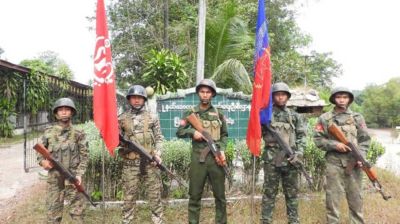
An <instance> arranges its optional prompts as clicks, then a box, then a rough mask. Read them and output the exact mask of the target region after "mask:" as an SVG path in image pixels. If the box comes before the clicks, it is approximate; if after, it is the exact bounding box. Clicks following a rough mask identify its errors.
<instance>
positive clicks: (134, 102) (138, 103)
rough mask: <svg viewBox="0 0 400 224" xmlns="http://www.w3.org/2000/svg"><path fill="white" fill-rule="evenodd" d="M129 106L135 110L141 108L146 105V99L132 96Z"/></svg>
mask: <svg viewBox="0 0 400 224" xmlns="http://www.w3.org/2000/svg"><path fill="white" fill-rule="evenodd" d="M129 104H130V105H131V106H132V107H134V108H140V107H142V106H143V105H144V97H142V96H131V97H129Z"/></svg>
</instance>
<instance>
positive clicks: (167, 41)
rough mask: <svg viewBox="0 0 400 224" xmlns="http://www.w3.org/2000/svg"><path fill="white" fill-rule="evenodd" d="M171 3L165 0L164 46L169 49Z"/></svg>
mask: <svg viewBox="0 0 400 224" xmlns="http://www.w3.org/2000/svg"><path fill="white" fill-rule="evenodd" d="M168 27H169V3H168V0H164V48H165V49H169V36H168Z"/></svg>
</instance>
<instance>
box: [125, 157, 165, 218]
mask: <svg viewBox="0 0 400 224" xmlns="http://www.w3.org/2000/svg"><path fill="white" fill-rule="evenodd" d="M139 163H140V162H139V160H124V162H123V171H122V181H123V190H124V206H123V223H124V224H125V223H137V222H138V221H135V215H136V214H137V211H136V200H137V199H138V197H139V194H140V189H146V192H147V198H148V201H149V205H150V210H151V220H152V222H153V223H155V224H161V223H163V219H162V218H163V207H162V202H161V176H160V171H159V169H158V168H157V167H153V166H151V165H150V164H148V165H147V166H146V173H145V174H141V172H140V165H139ZM141 221H143V220H141Z"/></svg>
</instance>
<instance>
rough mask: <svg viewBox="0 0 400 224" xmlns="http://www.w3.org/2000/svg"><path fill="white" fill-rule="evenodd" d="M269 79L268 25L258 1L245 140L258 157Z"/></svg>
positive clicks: (268, 112)
mask: <svg viewBox="0 0 400 224" xmlns="http://www.w3.org/2000/svg"><path fill="white" fill-rule="evenodd" d="M271 79H272V72H271V58H270V48H269V43H268V24H267V20H266V17H265V12H264V0H258V15H257V27H256V42H255V53H254V84H253V95H252V98H251V110H250V118H249V124H248V127H247V138H246V142H247V146H248V147H249V149H250V152H251V153H252V154H253V155H254V156H260V153H261V124H268V123H269V122H270V121H271V114H272V99H271Z"/></svg>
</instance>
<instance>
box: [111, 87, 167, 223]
mask: <svg viewBox="0 0 400 224" xmlns="http://www.w3.org/2000/svg"><path fill="white" fill-rule="evenodd" d="M126 99H127V100H128V102H129V105H130V108H129V110H127V111H125V112H124V113H122V114H121V115H120V116H119V119H118V120H119V128H120V132H121V134H122V135H123V136H124V137H125V139H128V140H130V141H134V142H136V143H138V144H140V145H141V146H143V147H144V148H145V149H146V150H147V151H148V153H150V154H151V155H153V156H154V158H155V159H156V160H158V161H159V162H160V163H161V158H160V156H161V151H162V142H163V139H164V137H163V135H162V134H161V128H160V121H159V119H158V117H157V115H155V114H151V113H150V112H149V111H148V110H147V109H146V107H145V102H146V101H147V93H146V90H145V88H144V87H143V86H141V85H133V86H132V87H131V88H129V90H128V94H127V95H126ZM119 155H120V156H121V157H122V158H123V170H122V181H123V191H124V205H123V223H137V222H138V220H135V215H136V214H137V210H136V204H135V203H136V200H137V199H138V197H139V193H140V192H141V191H140V189H141V188H140V187H143V189H146V192H147V197H148V200H149V204H150V210H151V219H152V222H153V223H155V224H161V223H163V207H162V203H161V186H162V185H161V178H160V170H159V169H158V168H157V167H155V166H154V165H155V164H149V163H148V162H147V160H145V159H144V158H141V157H140V156H139V154H137V153H135V152H128V151H127V150H126V149H125V148H124V146H122V147H121V149H120V150H119Z"/></svg>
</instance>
